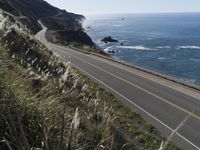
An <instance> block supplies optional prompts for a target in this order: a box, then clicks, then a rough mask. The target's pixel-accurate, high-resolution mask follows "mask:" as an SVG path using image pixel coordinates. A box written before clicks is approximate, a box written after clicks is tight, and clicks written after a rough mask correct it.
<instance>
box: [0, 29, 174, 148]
mask: <svg viewBox="0 0 200 150" xmlns="http://www.w3.org/2000/svg"><path fill="white" fill-rule="evenodd" d="M11 33H12V34H11V35H9V34H8V37H6V38H3V39H1V46H2V48H1V50H0V57H1V59H0V60H1V61H0V64H1V66H0V68H1V73H0V86H1V90H0V101H1V103H0V111H1V113H0V114H1V115H0V126H1V127H2V128H1V130H0V141H1V142H0V149H17V150H18V149H19V150H23V149H36V148H38V149H46V150H52V149H57V150H64V149H68V150H70V149H88V150H89V149H99V150H100V149H122V150H124V149H152V150H153V149H158V148H159V146H160V143H161V141H164V138H163V137H161V136H160V134H159V133H158V132H157V130H156V129H155V128H154V127H152V126H151V125H150V124H148V123H147V122H145V121H144V120H143V119H142V118H141V117H140V116H139V115H138V114H136V113H135V112H133V111H132V110H130V109H129V108H128V107H126V106H124V105H123V104H121V103H120V102H119V101H118V100H116V99H115V98H114V96H113V95H111V94H110V93H108V92H106V91H105V90H104V89H102V88H100V87H99V86H98V85H97V84H96V83H94V82H92V81H91V80H90V79H88V78H87V77H86V76H84V75H82V74H81V73H80V72H78V71H77V70H76V69H74V68H73V67H71V65H70V63H65V62H62V61H61V60H59V58H57V57H56V56H54V55H53V54H52V53H50V52H49V51H48V50H47V49H46V48H45V47H44V46H43V45H41V44H40V43H38V42H37V41H35V40H33V39H30V38H29V37H26V35H20V34H18V33H17V32H14V31H13V32H11ZM13 41H14V42H13ZM22 43H23V44H22ZM167 149H178V148H177V147H176V146H174V145H173V144H171V143H169V145H168V147H167Z"/></svg>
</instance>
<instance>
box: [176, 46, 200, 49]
mask: <svg viewBox="0 0 200 150" xmlns="http://www.w3.org/2000/svg"><path fill="white" fill-rule="evenodd" d="M177 49H200V46H178V47H177Z"/></svg>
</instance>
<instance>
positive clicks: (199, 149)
mask: <svg viewBox="0 0 200 150" xmlns="http://www.w3.org/2000/svg"><path fill="white" fill-rule="evenodd" d="M73 65H74V66H75V67H77V68H78V69H79V70H81V71H82V72H85V73H86V74H88V75H89V76H91V77H92V78H94V79H95V80H96V81H98V82H99V83H101V84H102V85H104V86H106V87H107V88H109V89H111V90H112V91H113V92H115V93H116V94H118V95H119V96H120V97H122V98H124V99H125V100H127V101H128V102H129V103H131V104H133V105H135V106H136V107H137V108H138V109H140V110H141V111H143V112H144V113H146V114H147V115H149V116H150V117H152V118H153V119H154V120H156V121H157V122H159V123H161V124H162V125H163V126H165V127H166V128H168V129H169V130H170V131H172V132H173V131H174V130H173V129H172V128H170V127H169V126H167V125H166V124H165V123H163V122H162V121H161V120H159V119H158V118H156V117H155V116H153V115H152V114H150V113H149V112H148V111H146V110H144V109H143V108H141V107H140V106H138V105H137V104H136V103H134V102H133V101H131V100H130V99H128V98H127V97H125V96H124V95H122V94H120V93H119V92H117V91H116V90H114V89H113V88H111V87H110V86H109V85H107V84H106V83H104V82H102V81H100V80H99V79H97V78H96V77H94V76H93V75H91V74H90V73H88V72H86V71H85V70H83V69H81V68H80V67H78V66H77V65H75V64H73ZM176 135H178V136H179V137H180V138H182V139H183V140H185V141H186V142H188V143H189V144H191V145H192V146H193V147H195V148H196V149H198V150H200V148H199V147H198V146H196V145H195V144H193V143H192V142H191V141H189V140H188V139H187V138H185V137H184V136H182V135H181V134H179V133H176Z"/></svg>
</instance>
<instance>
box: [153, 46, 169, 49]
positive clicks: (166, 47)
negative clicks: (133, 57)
mask: <svg viewBox="0 0 200 150" xmlns="http://www.w3.org/2000/svg"><path fill="white" fill-rule="evenodd" d="M156 48H158V49H170V48H171V46H158V47H156Z"/></svg>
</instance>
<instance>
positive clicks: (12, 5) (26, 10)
mask: <svg viewBox="0 0 200 150" xmlns="http://www.w3.org/2000/svg"><path fill="white" fill-rule="evenodd" d="M0 9H2V10H4V11H6V12H9V13H10V14H12V15H14V16H15V17H16V18H17V20H18V21H19V22H21V23H22V24H24V25H26V26H27V27H28V28H29V29H30V30H31V31H32V32H33V34H35V33H37V32H38V31H39V30H41V29H42V28H41V26H40V25H39V24H38V20H39V19H42V20H44V21H43V23H44V24H45V26H47V28H50V29H52V30H57V29H59V30H75V29H76V30H82V25H81V22H82V20H83V19H84V18H85V17H84V16H82V15H77V14H73V13H69V12H67V11H65V10H61V9H59V8H56V7H54V6H52V5H50V4H48V3H47V2H46V1H44V0H34V1H27V0H0Z"/></svg>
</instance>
